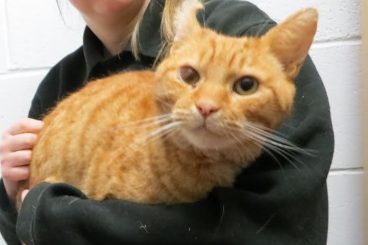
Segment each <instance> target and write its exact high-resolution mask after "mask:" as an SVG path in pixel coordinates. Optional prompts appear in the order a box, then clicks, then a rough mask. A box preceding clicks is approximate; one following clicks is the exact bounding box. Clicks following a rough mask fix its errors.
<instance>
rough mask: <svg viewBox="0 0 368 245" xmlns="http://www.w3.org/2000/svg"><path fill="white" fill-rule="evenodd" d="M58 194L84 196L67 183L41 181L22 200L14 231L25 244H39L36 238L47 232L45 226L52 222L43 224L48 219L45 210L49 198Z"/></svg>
mask: <svg viewBox="0 0 368 245" xmlns="http://www.w3.org/2000/svg"><path fill="white" fill-rule="evenodd" d="M60 196H76V197H79V198H85V195H84V194H83V193H82V192H81V191H79V190H78V189H76V188H74V187H72V186H70V185H67V184H49V183H41V184H39V185H37V186H35V187H34V188H32V189H31V190H30V191H29V192H28V194H27V196H26V197H25V199H24V200H23V202H22V206H21V208H20V210H19V215H18V222H17V226H16V231H17V234H18V237H19V239H20V240H21V241H23V242H25V243H26V244H30V245H33V244H39V243H38V242H36V241H37V238H38V236H39V235H40V234H42V233H47V230H45V227H46V229H47V228H50V227H49V225H52V224H43V225H42V226H38V225H37V224H38V223H41V222H42V223H44V221H45V220H46V221H47V220H48V219H47V218H48V217H45V216H47V212H45V210H46V208H45V207H47V206H48V202H49V200H50V199H53V198H56V197H60Z"/></svg>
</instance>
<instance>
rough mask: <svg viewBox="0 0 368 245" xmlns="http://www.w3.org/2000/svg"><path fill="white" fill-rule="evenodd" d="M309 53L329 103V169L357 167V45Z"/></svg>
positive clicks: (359, 141)
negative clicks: (331, 139) (331, 149)
mask: <svg viewBox="0 0 368 245" xmlns="http://www.w3.org/2000/svg"><path fill="white" fill-rule="evenodd" d="M310 53H311V56H312V58H313V59H314V62H315V64H316V66H317V68H318V70H319V72H320V75H321V77H322V79H323V81H324V84H325V86H326V89H327V94H328V96H329V99H330V104H331V114H332V121H333V126H334V131H335V139H336V142H335V155H334V160H333V168H343V169H345V168H357V167H361V166H362V165H363V159H362V150H363V149H362V148H363V145H362V134H361V132H362V122H361V115H362V110H363V108H362V105H361V99H360V98H361V96H362V95H361V93H360V92H361V89H360V81H361V77H362V67H361V62H360V54H361V43H360V42H351V43H350V42H344V43H338V44H336V45H320V46H317V45H316V46H315V47H314V48H313V49H312V51H311V52H310Z"/></svg>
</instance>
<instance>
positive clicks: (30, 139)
mask: <svg viewBox="0 0 368 245" xmlns="http://www.w3.org/2000/svg"><path fill="white" fill-rule="evenodd" d="M36 142H37V135H36V134H32V133H24V134H18V135H14V136H8V137H6V138H5V139H4V140H3V141H2V142H1V145H0V153H2V154H6V153H9V152H15V151H21V150H29V149H32V148H33V146H34V145H35V144H36Z"/></svg>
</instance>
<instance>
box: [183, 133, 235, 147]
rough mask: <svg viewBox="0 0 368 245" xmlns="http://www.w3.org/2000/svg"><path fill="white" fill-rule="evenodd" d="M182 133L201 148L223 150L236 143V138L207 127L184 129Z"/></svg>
mask: <svg viewBox="0 0 368 245" xmlns="http://www.w3.org/2000/svg"><path fill="white" fill-rule="evenodd" d="M182 135H183V136H184V138H185V139H186V141H188V143H190V144H191V145H193V146H194V147H195V148H198V149H200V150H222V149H226V148H229V147H231V146H232V145H233V144H234V143H235V142H234V139H232V138H229V137H225V136H223V135H219V134H215V133H213V132H211V131H210V130H208V129H206V128H198V129H195V130H183V131H182Z"/></svg>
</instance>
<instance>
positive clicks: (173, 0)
mask: <svg viewBox="0 0 368 245" xmlns="http://www.w3.org/2000/svg"><path fill="white" fill-rule="evenodd" d="M151 1H155V0H151ZM183 1H184V0H166V1H165V6H164V9H163V12H162V21H161V36H162V40H163V43H162V45H161V49H160V51H159V53H158V55H157V57H156V61H158V60H159V59H160V58H162V56H164V54H165V53H166V50H167V49H168V48H169V47H170V45H171V42H172V40H173V39H174V35H175V34H174V26H173V20H174V15H175V9H176V8H177V7H178V6H179V5H180V4H181V3H182V2H183ZM143 14H144V13H141V14H140V15H139V17H138V18H139V19H138V21H137V24H136V25H135V27H134V30H133V33H132V38H131V47H132V52H133V54H134V57H135V58H136V59H139V27H140V24H141V23H142V19H143Z"/></svg>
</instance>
